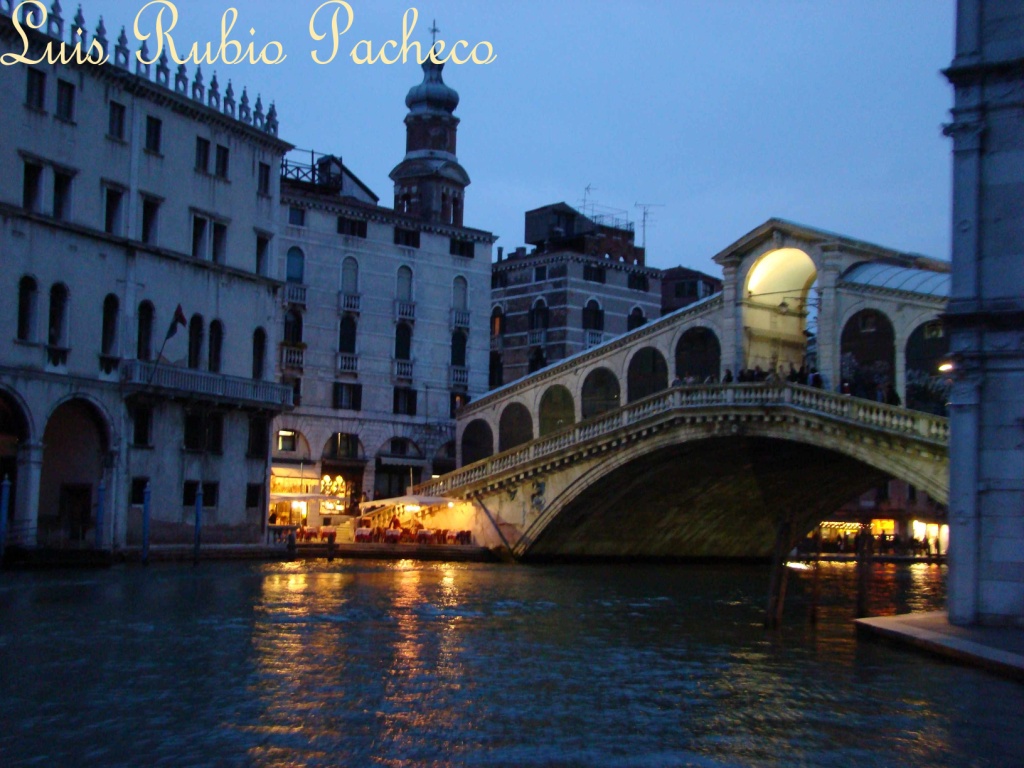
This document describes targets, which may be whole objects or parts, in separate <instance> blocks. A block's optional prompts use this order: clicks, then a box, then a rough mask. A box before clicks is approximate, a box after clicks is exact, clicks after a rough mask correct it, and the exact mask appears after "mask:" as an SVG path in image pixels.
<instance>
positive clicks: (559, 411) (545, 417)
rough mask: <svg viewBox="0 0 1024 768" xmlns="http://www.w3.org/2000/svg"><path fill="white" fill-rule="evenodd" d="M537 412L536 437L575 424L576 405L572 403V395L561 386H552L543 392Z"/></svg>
mask: <svg viewBox="0 0 1024 768" xmlns="http://www.w3.org/2000/svg"><path fill="white" fill-rule="evenodd" d="M538 411H539V413H538V417H537V419H538V428H539V430H540V434H539V435H538V437H544V435H548V434H551V433H552V432H557V431H558V430H560V429H564V428H565V427H568V426H570V425H572V424H574V423H576V404H575V403H574V402H573V399H572V394H571V393H570V392H569V390H568V389H566V388H565V387H563V386H562V385H561V384H554V385H552V386H550V387H548V388H547V389H546V390H544V394H543V395H542V396H541V398H540V408H539V409H538Z"/></svg>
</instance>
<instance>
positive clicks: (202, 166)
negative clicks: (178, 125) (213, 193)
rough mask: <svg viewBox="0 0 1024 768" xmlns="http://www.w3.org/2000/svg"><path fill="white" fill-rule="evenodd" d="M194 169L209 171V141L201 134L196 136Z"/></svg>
mask: <svg viewBox="0 0 1024 768" xmlns="http://www.w3.org/2000/svg"><path fill="white" fill-rule="evenodd" d="M196 170H197V171H202V172H203V173H209V172H210V142H209V140H208V139H204V138H202V137H201V136H196Z"/></svg>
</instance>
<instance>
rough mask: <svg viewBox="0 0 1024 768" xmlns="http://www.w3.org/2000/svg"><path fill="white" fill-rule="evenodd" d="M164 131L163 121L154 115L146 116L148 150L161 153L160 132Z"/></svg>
mask: <svg viewBox="0 0 1024 768" xmlns="http://www.w3.org/2000/svg"><path fill="white" fill-rule="evenodd" d="M162 132H163V122H162V121H161V120H160V119H159V118H156V117H153V116H152V115H147V116H146V151H147V152H153V153H154V154H157V155H159V154H160V134H161V133H162Z"/></svg>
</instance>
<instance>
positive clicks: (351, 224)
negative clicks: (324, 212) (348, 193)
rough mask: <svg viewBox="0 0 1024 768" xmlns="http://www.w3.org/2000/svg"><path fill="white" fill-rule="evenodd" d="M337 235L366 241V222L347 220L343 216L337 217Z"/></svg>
mask: <svg viewBox="0 0 1024 768" xmlns="http://www.w3.org/2000/svg"><path fill="white" fill-rule="evenodd" d="M338 234H339V235H349V236H350V237H361V238H363V239H364V240H365V239H366V222H365V221H360V220H359V219H349V218H346V217H345V216H339V217H338Z"/></svg>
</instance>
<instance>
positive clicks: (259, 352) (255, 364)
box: [252, 328, 267, 380]
mask: <svg viewBox="0 0 1024 768" xmlns="http://www.w3.org/2000/svg"><path fill="white" fill-rule="evenodd" d="M266 359H267V332H266V331H265V330H263V329H262V328H257V329H256V330H255V331H253V333H252V377H253V378H254V379H257V380H259V379H262V378H263V368H264V365H265V361H266Z"/></svg>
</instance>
